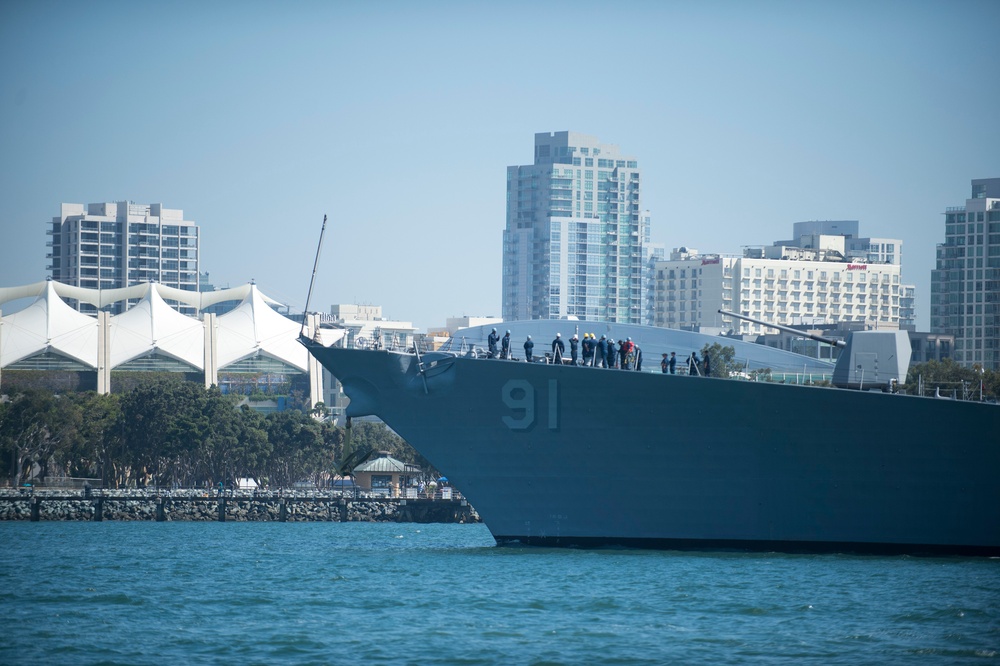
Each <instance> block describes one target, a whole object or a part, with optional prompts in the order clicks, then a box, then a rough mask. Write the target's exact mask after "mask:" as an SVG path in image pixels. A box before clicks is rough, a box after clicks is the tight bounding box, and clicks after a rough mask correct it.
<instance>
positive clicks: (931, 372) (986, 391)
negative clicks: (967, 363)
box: [902, 358, 1000, 400]
mask: <svg viewBox="0 0 1000 666" xmlns="http://www.w3.org/2000/svg"><path fill="white" fill-rule="evenodd" d="M980 381H981V382H982V397H983V399H984V400H997V398H998V396H1000V372H998V371H996V370H986V371H983V370H982V368H980V367H979V366H978V365H976V366H975V367H972V368H966V367H963V366H961V365H959V364H958V363H956V362H955V361H954V360H953V359H950V358H946V359H944V360H943V361H927V362H926V363H917V364H914V365H911V366H910V368H909V370H908V371H907V373H906V384H904V385H903V387H902V390H904V391H906V392H907V393H913V394H916V393H917V392H918V387H919V384H920V383H921V382H922V383H923V388H924V395H933V394H934V392H935V391H936V390H940V392H941V394H942V395H946V396H948V397H951V396H952V395H954V396H955V397H957V398H959V399H969V400H979V398H980Z"/></svg>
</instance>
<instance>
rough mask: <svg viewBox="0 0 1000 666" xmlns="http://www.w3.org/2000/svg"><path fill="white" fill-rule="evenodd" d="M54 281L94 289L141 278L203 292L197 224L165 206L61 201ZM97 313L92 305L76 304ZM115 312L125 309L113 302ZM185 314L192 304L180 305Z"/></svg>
mask: <svg viewBox="0 0 1000 666" xmlns="http://www.w3.org/2000/svg"><path fill="white" fill-rule="evenodd" d="M48 235H49V236H51V237H52V240H51V241H49V246H50V247H51V248H52V251H51V252H50V253H49V255H48V257H49V259H50V260H51V263H50V264H49V266H48V269H49V271H50V272H51V276H52V279H53V280H56V281H58V282H63V283H66V284H71V285H75V286H78V287H87V288H90V289H116V288H119V287H127V286H130V285H133V284H138V283H141V282H159V283H160V284H163V285H167V286H169V287H176V288H178V289H184V290H188V291H198V269H199V266H198V255H199V242H198V238H199V237H198V226H197V225H196V224H195V223H194V222H190V221H186V220H185V219H184V211H182V210H174V209H170V208H164V207H163V206H162V205H161V204H136V203H132V202H130V201H119V202H116V203H92V204H88V205H87V206H84V205H83V204H67V203H64V204H62V209H61V212H60V215H59V216H58V217H54V218H52V226H51V228H50V229H49V231H48ZM73 305H74V306H75V307H77V308H78V309H79V310H80V311H81V312H88V311H89V312H92V311H93V310H94V307H93V306H92V305H89V304H87V303H74V304H73ZM112 307H113V308H114V310H113V313H117V312H118V311H120V310H121V309H123V308H124V307H125V304H124V303H122V302H117V303H116V304H115V305H113V306H112ZM179 309H180V310H181V311H184V312H185V313H186V314H191V313H188V312H186V309H187V308H183V307H181V308H179Z"/></svg>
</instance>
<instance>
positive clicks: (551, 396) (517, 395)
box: [500, 379, 559, 430]
mask: <svg viewBox="0 0 1000 666" xmlns="http://www.w3.org/2000/svg"><path fill="white" fill-rule="evenodd" d="M536 393H537V392H536V391H535V387H534V386H532V384H531V382H529V381H528V380H527V379H511V380H509V381H508V382H507V383H506V384H504V385H503V388H502V389H501V393H500V397H501V399H502V400H503V404H504V405H506V406H507V407H508V408H509V409H510V410H511V412H513V413H512V414H505V415H504V416H503V417H502V419H503V422H504V425H506V426H507V427H508V428H510V429H511V430H530V429H531V428H533V427H534V425H535V421H536V420H537V418H538V409H537V408H536V403H537V400H536V398H535V394H536ZM547 393H548V395H547V396H546V400H545V406H546V407H547V409H546V419H545V421H546V425H547V426H548V429H549V430H558V429H559V382H558V381H557V380H555V379H550V380H549V381H548V391H547Z"/></svg>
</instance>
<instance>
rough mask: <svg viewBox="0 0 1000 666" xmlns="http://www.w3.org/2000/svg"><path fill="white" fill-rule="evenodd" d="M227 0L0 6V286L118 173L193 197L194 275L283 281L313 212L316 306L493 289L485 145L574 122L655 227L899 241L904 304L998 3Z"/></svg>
mask: <svg viewBox="0 0 1000 666" xmlns="http://www.w3.org/2000/svg"><path fill="white" fill-rule="evenodd" d="M234 8H235V5H230V4H228V3H217V4H211V5H207V6H202V5H200V4H197V3H185V2H182V3H179V4H176V5H173V6H171V7H169V8H168V7H160V6H156V5H133V4H128V3H117V2H107V3H101V4H98V5H93V6H76V5H72V4H65V3H47V2H37V3H28V2H11V3H5V4H4V5H3V7H2V9H0V75H2V76H3V80H4V81H5V85H4V86H3V87H2V88H0V114H2V116H3V118H4V120H5V122H4V123H2V124H0V196H2V200H3V202H4V206H3V212H2V213H0V238H2V239H3V240H2V242H0V285H2V286H11V285H17V284H27V283H32V282H36V281H38V280H42V279H44V278H45V276H46V275H47V271H46V257H45V254H46V251H47V249H48V248H46V246H45V243H46V234H45V232H46V229H47V228H48V227H49V226H50V224H51V219H52V218H53V216H55V215H57V214H58V213H59V207H60V204H61V203H63V202H80V203H87V202H99V201H122V200H129V201H135V202H141V203H162V204H163V205H164V206H168V207H171V208H179V209H183V210H184V213H185V217H186V218H188V219H191V220H195V221H196V222H197V223H198V225H199V226H200V227H201V235H202V238H201V270H202V271H207V272H209V273H210V274H211V279H212V281H213V282H214V283H216V284H218V285H230V286H237V285H240V284H244V283H247V282H250V281H251V280H254V281H256V282H257V284H260V285H262V286H263V288H264V289H266V290H267V292H268V293H269V294H271V295H273V296H274V297H275V298H278V299H280V300H283V301H286V302H288V303H289V304H290V305H292V306H293V307H299V308H301V307H302V306H303V305H304V303H305V296H306V291H307V289H308V283H309V276H310V266H311V262H312V258H313V253H314V252H315V247H316V241H317V239H318V237H319V229H320V224H321V221H322V217H323V215H324V214H327V215H329V217H330V224H329V226H328V229H327V237H326V243H325V247H324V250H323V257H322V261H321V265H320V267H319V271H318V276H317V280H318V281H317V286H316V290H315V292H314V294H313V300H312V302H311V304H310V309H314V310H320V311H324V312H325V311H328V309H329V307H330V305H332V304H336V303H374V304H379V305H382V306H383V311H384V312H385V314H386V316H387V317H391V318H394V319H399V320H405V321H412V322H413V323H414V324H415V325H416V326H417V327H418V328H420V329H427V328H432V327H438V326H441V325H442V324H443V323H444V322H445V320H446V319H447V318H448V317H458V316H462V315H470V316H477V315H499V314H500V313H501V309H502V306H501V294H502V280H503V276H502V253H503V241H502V235H503V229H504V225H505V183H504V172H505V170H506V168H507V166H509V165H512V164H523V163H525V159H524V157H525V155H529V154H530V153H529V151H530V150H531V149H532V145H531V142H532V138H533V136H534V135H535V134H536V133H539V132H556V131H572V132H580V133H584V134H588V135H591V136H597V137H600V138H601V140H602V141H606V142H608V143H613V144H616V145H618V146H621V147H622V148H623V150H624V151H625V152H626V153H628V154H629V155H634V156H635V158H636V159H637V160H638V161H639V163H640V164H641V166H642V179H643V192H642V199H643V207H644V208H646V209H648V210H649V211H650V213H651V217H652V225H651V240H652V242H653V243H662V244H663V245H664V246H665V248H666V249H667V251H668V252H669V251H670V250H671V249H672V248H674V247H680V246H688V247H697V248H698V249H699V250H701V251H702V252H720V253H733V254H737V253H739V252H740V251H741V248H742V246H746V245H761V244H765V243H768V242H770V241H771V240H773V239H774V238H779V237H781V236H782V234H783V233H784V230H787V229H788V228H789V225H791V224H793V223H795V222H799V221H803V220H831V219H854V220H862V221H863V223H864V225H865V227H866V229H868V230H869V231H870V232H871V233H872V234H877V235H879V236H886V237H893V238H900V239H902V240H903V246H904V256H903V258H902V264H903V275H902V280H903V282H905V283H912V284H915V285H916V287H917V328H918V329H920V330H928V329H929V316H930V306H929V297H930V274H931V271H932V270H933V269H934V267H935V256H936V246H937V244H938V243H942V242H944V240H945V222H944V219H943V218H944V210H945V208H946V207H948V206H953V205H955V203H956V202H961V201H964V200H965V198H966V197H967V193H966V190H967V189H968V183H969V182H970V181H971V180H974V179H980V178H991V177H996V176H997V175H998V173H1000V160H998V159H997V155H996V150H995V148H991V147H993V146H996V145H997V142H998V139H1000V124H998V123H997V122H996V121H995V117H996V108H997V102H998V98H1000V93H998V92H997V91H996V86H995V85H993V80H992V78H995V76H996V73H995V63H996V62H1000V45H998V44H996V43H994V42H995V40H992V41H991V40H986V39H979V38H977V37H976V35H975V34H974V33H973V32H972V30H973V29H974V28H975V27H977V26H978V25H981V24H992V23H995V22H996V19H998V18H1000V5H998V4H997V3H995V2H957V3H921V4H917V5H913V4H910V3H893V2H887V3H879V4H876V5H873V6H869V5H866V4H862V3H837V4H833V3H830V4H824V3H810V4H808V5H802V4H801V3H792V2H764V3H759V4H753V5H743V4H740V3H729V2H719V3H713V4H701V5H684V4H680V3H642V2H640V3H637V4H636V5H635V6H634V7H633V6H630V11H629V12H622V11H620V10H615V9H613V8H605V7H602V5H600V4H599V3H591V2H581V3H574V4H566V3H550V4H543V5H533V4H528V3H518V2H515V3H512V4H506V5H504V6H503V7H490V6H467V5H464V4H460V3H451V2H441V3H431V4H426V5H420V6H411V5H407V4H404V3H399V2H384V3H368V4H332V5H327V4H323V3H314V2H303V3H296V4H293V5H290V6H287V7H282V8H278V7H276V6H275V7H272V6H268V5H262V4H261V5H257V4H250V5H240V6H239V9H240V11H233V9H234ZM963 35H966V36H967V37H968V39H962V38H961V37H962V36H963ZM557 36H558V37H557ZM561 40H565V41H566V42H567V43H569V44H576V43H577V42H579V44H587V45H591V46H592V47H593V52H592V54H591V56H590V57H582V55H581V54H582V53H583V51H577V50H575V49H570V50H567V51H565V52H562V51H560V50H559V47H558V46H557V44H560V43H561ZM83 44H85V47H84V46H82V45H83ZM542 54H544V57H541V56H542ZM991 77H992V78H991ZM991 150H992V152H991Z"/></svg>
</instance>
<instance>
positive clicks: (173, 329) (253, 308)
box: [0, 281, 309, 372]
mask: <svg viewBox="0 0 1000 666" xmlns="http://www.w3.org/2000/svg"><path fill="white" fill-rule="evenodd" d="M23 298H34V301H32V303H31V304H30V305H28V306H27V307H26V308H24V309H22V310H20V311H18V312H14V313H12V314H9V315H4V316H3V317H2V319H0V367H8V366H10V365H12V364H14V363H17V362H19V361H23V360H25V359H29V358H31V357H33V356H37V355H40V354H44V353H46V352H50V353H54V354H58V355H61V356H64V357H66V358H68V359H72V360H74V361H77V362H79V363H81V364H82V365H84V366H86V367H90V368H95V369H96V368H97V364H98V345H99V330H98V328H99V324H98V320H97V318H96V317H93V316H90V315H86V314H82V313H80V312H77V311H76V310H74V309H73V308H72V307H70V306H69V305H67V304H66V302H65V301H64V300H63V298H72V299H76V300H78V301H81V302H85V303H90V304H92V305H94V306H95V307H98V308H101V307H104V306H107V305H110V304H111V303H115V302H117V301H121V300H126V299H139V302H138V303H136V304H135V305H133V306H132V307H131V308H129V309H128V310H127V311H125V312H123V313H122V314H120V315H114V316H111V317H110V318H109V323H108V348H109V350H110V355H109V359H108V360H109V363H110V365H111V367H112V368H114V367H118V366H120V365H122V364H124V363H127V362H129V361H131V360H133V359H136V358H140V357H143V356H148V355H150V354H154V353H155V354H158V355H164V356H167V357H170V358H172V359H175V360H177V361H180V362H182V363H184V364H186V365H189V366H190V367H191V368H192V369H196V370H203V369H204V366H205V322H204V321H203V320H201V319H197V318H195V317H190V316H187V315H183V314H181V313H179V312H178V311H176V310H174V309H173V308H171V307H170V306H169V305H167V303H166V302H165V301H164V299H170V300H175V301H179V302H181V303H184V304H186V305H190V306H192V307H194V308H197V309H198V310H201V309H203V308H206V307H209V306H211V305H214V304H216V303H221V302H224V301H239V302H240V303H239V305H238V306H236V308H234V309H233V310H232V311H230V312H227V313H225V314H223V315H219V316H218V317H217V318H216V326H217V333H218V335H217V342H216V346H217V349H216V354H217V367H219V368H220V369H222V368H225V366H227V365H229V364H231V363H234V362H236V361H239V360H241V359H244V358H247V357H251V356H256V355H266V356H270V357H272V358H275V359H277V360H279V361H282V362H283V363H286V364H288V365H290V366H292V367H294V368H296V369H298V370H301V371H303V372H307V371H308V367H309V364H308V359H309V353H308V352H307V351H306V349H305V347H303V346H302V345H301V344H299V343H298V336H299V332H300V331H301V325H300V324H298V323H296V322H294V321H292V320H290V319H288V318H287V317H284V316H282V315H281V314H279V313H277V312H275V311H274V310H273V309H272V308H271V307H270V305H272V304H277V301H274V300H272V299H270V298H268V297H267V296H265V295H264V294H262V293H261V292H260V290H259V289H258V288H257V287H256V285H253V284H248V285H244V286H242V287H235V288H233V289H221V290H218V291H211V292H192V291H183V290H180V289H175V288H172V287H165V286H163V285H160V284H157V283H143V284H138V285H134V286H132V287H126V288H123V289H105V290H97V289H85V288H82V287H73V286H70V285H65V284H62V283H59V282H53V281H45V282H37V283H34V284H30V285H24V286H20V287H4V288H0V308H2V306H3V304H4V303H7V302H10V301H13V300H18V299H23Z"/></svg>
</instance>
